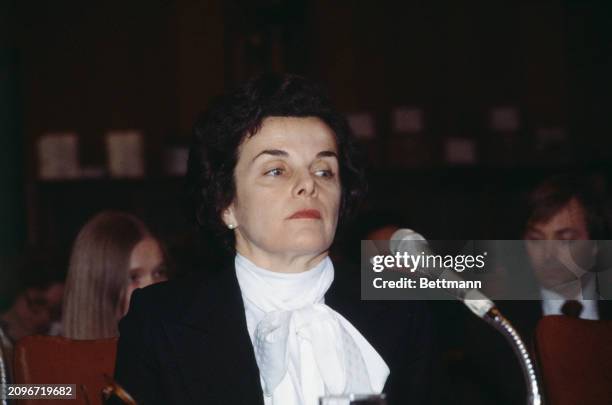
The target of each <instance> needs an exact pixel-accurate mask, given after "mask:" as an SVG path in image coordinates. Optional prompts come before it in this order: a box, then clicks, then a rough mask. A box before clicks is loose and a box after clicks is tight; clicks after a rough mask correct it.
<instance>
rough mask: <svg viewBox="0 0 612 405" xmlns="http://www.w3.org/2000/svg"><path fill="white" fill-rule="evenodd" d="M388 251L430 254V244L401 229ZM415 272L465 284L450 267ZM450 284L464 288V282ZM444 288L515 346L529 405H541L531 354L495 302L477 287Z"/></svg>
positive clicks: (430, 277) (413, 232)
mask: <svg viewBox="0 0 612 405" xmlns="http://www.w3.org/2000/svg"><path fill="white" fill-rule="evenodd" d="M389 249H390V250H391V252H392V253H393V254H397V253H399V254H404V253H407V254H408V255H420V254H421V253H424V254H431V249H430V247H429V244H428V243H427V240H426V239H425V238H424V237H423V235H421V234H419V233H417V232H415V231H413V230H412V229H399V230H397V231H395V232H394V233H393V235H391V239H390V240H389ZM415 271H417V272H418V273H419V274H421V275H424V276H425V277H426V278H428V279H430V280H432V279H433V280H448V281H457V282H460V281H464V280H463V279H462V278H461V277H459V276H458V275H457V273H456V272H455V270H453V269H451V268H444V267H442V268H436V267H434V268H429V267H428V268H423V267H422V266H421V267H417V268H416V269H415ZM451 284H457V285H461V284H463V283H451ZM443 285H444V284H443ZM444 289H445V290H446V291H447V292H448V293H450V294H451V295H453V296H454V297H455V298H457V299H458V300H459V301H461V302H463V303H464V304H465V305H466V306H467V307H468V308H469V309H470V311H472V312H473V313H474V314H476V315H477V316H478V317H479V318H482V319H483V320H485V321H486V322H487V323H488V324H490V325H491V326H493V327H494V328H495V329H496V330H497V331H499V332H500V333H501V334H502V335H504V337H505V338H506V340H507V341H508V343H509V344H510V345H511V346H512V349H513V350H514V353H515V354H516V356H517V357H518V360H519V362H520V364H521V370H522V371H523V377H524V379H525V384H526V385H527V403H528V404H529V405H541V404H542V396H541V395H540V392H541V389H540V385H539V382H538V378H537V374H536V372H535V368H534V366H533V362H532V361H531V358H530V357H529V351H528V350H527V347H526V346H525V343H524V342H523V340H522V339H521V337H520V335H519V334H518V332H517V331H516V329H515V328H514V327H513V326H512V324H511V323H510V321H508V320H507V319H506V318H505V317H504V316H503V315H502V314H501V313H500V312H499V310H498V309H497V308H496V307H495V304H494V303H493V301H491V300H490V299H489V298H487V296H485V295H484V294H483V293H482V292H480V291H478V290H477V289H475V288H471V289H468V288H444Z"/></svg>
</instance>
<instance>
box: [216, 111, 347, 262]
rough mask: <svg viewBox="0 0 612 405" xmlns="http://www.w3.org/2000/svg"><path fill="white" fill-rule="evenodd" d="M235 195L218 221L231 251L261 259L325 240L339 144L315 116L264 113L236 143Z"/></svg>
mask: <svg viewBox="0 0 612 405" xmlns="http://www.w3.org/2000/svg"><path fill="white" fill-rule="evenodd" d="M234 178H235V182H236V196H235V199H234V201H233V202H232V204H231V205H230V206H229V207H228V208H227V209H226V210H225V212H224V214H223V220H224V221H225V223H226V224H227V225H233V226H236V229H235V232H236V250H237V251H238V252H239V253H241V254H244V255H246V256H247V257H249V258H251V259H254V260H255V262H256V263H258V264H260V265H266V263H270V262H271V261H273V260H276V259H281V258H282V259H284V260H287V259H289V260H290V259H292V258H295V257H298V256H316V255H320V254H321V253H324V252H326V251H327V250H328V249H329V246H330V245H331V243H332V241H333V238H334V234H335V232H336V225H337V223H338V209H339V206H340V194H341V186H340V178H339V174H338V151H337V147H336V142H335V137H334V133H333V131H332V130H331V129H330V128H329V127H328V126H327V125H326V124H325V123H324V122H323V121H322V120H320V119H319V118H314V117H307V118H297V117H269V118H266V119H265V120H264V121H263V124H262V126H261V129H260V130H259V132H257V133H256V134H255V135H254V136H252V137H250V138H246V139H245V140H244V141H243V143H242V144H241V146H240V148H239V157H238V162H237V164H236V168H235V170H234Z"/></svg>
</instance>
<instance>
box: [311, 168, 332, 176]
mask: <svg viewBox="0 0 612 405" xmlns="http://www.w3.org/2000/svg"><path fill="white" fill-rule="evenodd" d="M315 175H317V176H319V177H334V172H333V171H331V170H328V169H324V170H317V171H316V172H315Z"/></svg>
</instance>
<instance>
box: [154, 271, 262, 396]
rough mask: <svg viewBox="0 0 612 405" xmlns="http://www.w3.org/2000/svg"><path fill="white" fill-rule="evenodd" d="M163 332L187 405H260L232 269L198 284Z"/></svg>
mask: <svg viewBox="0 0 612 405" xmlns="http://www.w3.org/2000/svg"><path fill="white" fill-rule="evenodd" d="M165 330H166V333H167V338H168V340H169V342H170V347H171V350H172V353H171V354H170V356H171V358H173V359H175V361H176V363H177V368H178V374H179V375H180V377H181V378H182V379H183V381H184V382H185V388H186V390H187V392H188V393H189V396H190V397H191V403H203V402H206V403H219V404H221V403H223V404H245V405H246V404H248V405H251V404H261V405H263V392H262V390H261V384H260V380H259V369H258V367H257V363H256V361H255V354H254V352H253V346H252V343H251V339H250V337H249V334H248V330H247V325H246V318H245V313H244V304H243V302H242V296H241V294H240V287H239V286H238V281H237V280H236V274H235V271H234V268H233V266H231V267H229V268H225V269H224V270H223V272H221V273H219V274H218V275H217V276H216V277H211V278H210V279H209V281H208V282H207V283H206V285H202V286H201V288H200V289H199V291H198V294H197V295H196V297H195V299H194V300H193V303H192V305H191V306H190V308H188V310H187V311H186V313H185V314H184V316H183V317H181V318H179V319H177V320H176V321H175V322H168V323H167V324H166V325H165Z"/></svg>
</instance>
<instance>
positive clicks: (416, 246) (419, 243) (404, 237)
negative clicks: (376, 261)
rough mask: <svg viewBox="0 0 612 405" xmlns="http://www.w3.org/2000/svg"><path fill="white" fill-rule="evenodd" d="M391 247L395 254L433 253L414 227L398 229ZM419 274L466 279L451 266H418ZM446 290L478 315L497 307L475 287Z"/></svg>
mask: <svg viewBox="0 0 612 405" xmlns="http://www.w3.org/2000/svg"><path fill="white" fill-rule="evenodd" d="M389 249H390V250H391V253H393V254H397V253H399V254H404V253H407V254H409V255H413V256H417V255H420V254H421V253H425V254H426V255H429V254H431V253H432V252H431V249H430V247H429V244H428V243H427V240H426V239H425V238H424V237H423V235H421V234H420V233H417V232H415V231H413V230H412V229H398V230H397V231H395V232H394V233H393V235H391V239H390V240H389ZM415 270H416V271H417V272H418V273H419V274H421V275H424V276H425V277H427V278H428V279H430V280H438V279H439V280H447V281H456V282H457V283H449V284H455V285H458V284H463V283H459V282H461V281H464V280H463V278H461V277H459V276H458V275H457V273H456V272H455V271H454V270H453V269H451V268H444V267H442V268H440V267H433V268H431V267H427V268H423V266H420V267H417V268H416V269H415ZM444 289H445V290H446V292H448V293H449V294H451V295H453V296H454V297H455V298H457V299H458V300H459V301H461V302H463V303H464V304H465V305H466V306H467V307H468V308H469V309H470V311H472V312H473V313H474V314H476V316H478V317H480V318H484V316H485V315H486V313H487V312H489V311H490V310H491V309H492V308H494V307H495V304H494V303H493V301H491V300H490V299H489V298H488V297H487V296H486V295H484V294H483V293H482V292H481V291H479V290H477V289H475V288H450V287H447V288H444Z"/></svg>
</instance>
